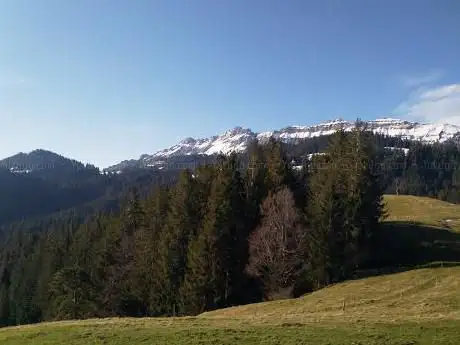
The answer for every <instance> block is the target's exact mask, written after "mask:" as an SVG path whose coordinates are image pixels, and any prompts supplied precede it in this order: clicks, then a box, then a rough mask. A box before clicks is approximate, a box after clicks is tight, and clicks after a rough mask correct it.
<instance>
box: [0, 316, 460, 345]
mask: <svg viewBox="0 0 460 345" xmlns="http://www.w3.org/2000/svg"><path fill="white" fill-rule="evenodd" d="M459 329H460V322H455V321H443V322H436V323H431V324H417V323H405V324H401V325H396V324H394V325H368V324H355V325H347V326H345V325H340V326H331V325H302V324H284V325H279V326H276V325H274V326H271V325H256V326H253V325H247V324H243V323H239V322H229V323H226V322H223V321H219V322H216V321H215V322H210V321H207V320H196V319H180V320H177V319H176V320H162V319H159V320H154V319H141V320H133V319H121V320H114V319H110V320H102V321H100V320H88V321H82V322H77V323H55V324H43V325H39V326H32V327H22V328H16V329H7V330H3V331H0V343H1V344H2V345H24V344H34V345H35V344H36V345H58V344H59V345H61V344H65V345H89V344H111V345H140V344H143V345H144V344H158V345H160V344H162V345H163V344H164V345H174V344H178V345H179V344H180V345H184V344H190V345H191V344H200V345H216V344H228V345H230V344H231V345H235V344H238V345H249V344H266V345H275V344H276V345H281V344H283V345H298V344H311V345H333V344H334V345H335V344H337V345H345V344H349V345H412V344H413V345H415V344H417V345H458V340H459V336H458V330H459Z"/></svg>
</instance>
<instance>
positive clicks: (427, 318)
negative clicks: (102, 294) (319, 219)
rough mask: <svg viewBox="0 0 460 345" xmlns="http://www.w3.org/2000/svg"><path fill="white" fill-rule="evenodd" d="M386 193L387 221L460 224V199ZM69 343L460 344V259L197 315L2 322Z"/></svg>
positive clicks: (28, 335)
mask: <svg viewBox="0 0 460 345" xmlns="http://www.w3.org/2000/svg"><path fill="white" fill-rule="evenodd" d="M386 201H387V203H388V210H389V213H390V216H389V218H388V219H387V221H388V222H412V223H421V224H423V225H424V226H426V227H429V228H431V229H432V230H433V231H434V232H436V231H437V230H441V228H443V229H449V227H450V228H452V229H453V230H459V229H458V228H457V227H456V225H455V224H457V223H455V221H456V219H455V217H456V215H460V212H459V211H460V206H455V205H449V204H446V203H442V202H439V201H436V200H431V199H427V198H415V197H407V196H399V197H396V196H389V197H386ZM403 217H406V218H405V219H402V218H403ZM409 217H413V218H409ZM459 217H460V216H459ZM446 219H452V222H447V223H446V222H445V220H446ZM452 223H454V224H452ZM63 343H65V344H67V345H83V344H114V345H115V344H133V345H137V344H190V345H192V344H312V345H313V344H315V345H326V344H328V345H336V344H337V345H338V344H355V345H358V344H359V345H384V344H385V345H387V344H395V345H409V344H419V345H429V344H430V345H431V344H439V345H441V344H442V345H454V344H455V345H457V344H459V343H460V267H450V268H430V269H420V270H413V271H408V272H403V273H398V274H393V275H387V276H379V277H372V278H366V279H360V280H354V281H348V282H345V283H341V284H337V285H335V286H331V287H328V288H326V289H323V290H320V291H317V292H315V293H312V294H310V295H307V296H305V297H302V298H298V299H291V300H283V301H276V302H269V303H259V304H253V305H248V306H241V307H235V308H228V309H223V310H218V311H214V312H209V313H205V314H202V315H200V316H199V317H197V318H178V319H172V318H170V319H138V320H135V319H105V320H86V321H79V322H57V323H46V324H40V325H33V326H23V327H14V328H8V329H3V330H0V344H3V345H19V344H21V345H22V344H37V345H38V344H40V345H58V344H63Z"/></svg>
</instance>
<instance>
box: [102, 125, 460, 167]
mask: <svg viewBox="0 0 460 345" xmlns="http://www.w3.org/2000/svg"><path fill="white" fill-rule="evenodd" d="M361 122H363V123H364V124H365V125H366V126H367V128H368V129H369V130H371V131H372V132H374V133H376V134H377V133H378V134H383V135H387V136H391V137H400V138H402V139H408V140H414V141H421V142H424V143H435V142H445V141H447V140H449V139H452V138H454V137H455V136H456V135H458V134H459V133H460V126H457V125H452V124H429V123H420V122H411V121H407V120H401V119H395V118H389V117H387V118H379V119H375V120H368V121H361ZM355 125H356V122H355V121H347V120H344V119H342V118H336V119H333V120H329V121H323V122H320V123H318V124H315V125H309V126H301V125H291V126H287V127H283V128H281V129H278V130H272V131H265V132H254V131H252V130H251V129H249V128H244V127H241V126H237V127H234V128H233V129H229V130H227V131H225V132H224V133H222V134H220V135H213V136H210V137H207V138H192V137H187V138H185V139H183V140H181V141H180V142H179V143H177V144H175V145H173V146H170V147H168V148H165V149H162V150H159V151H156V152H155V153H153V154H143V155H141V157H140V158H138V159H130V160H124V161H122V162H120V163H118V164H115V165H112V166H110V167H108V168H106V169H104V170H105V171H112V172H113V171H121V170H123V169H126V168H133V167H155V166H157V165H158V162H160V163H161V161H163V160H167V159H169V158H171V157H176V156H192V155H198V156H211V155H214V154H219V153H221V154H224V155H225V154H229V153H231V152H237V153H239V152H244V151H245V150H246V149H247V147H248V145H249V143H250V142H251V141H259V142H264V141H266V140H268V139H269V138H275V139H278V140H281V141H283V142H285V143H296V142H299V141H301V140H303V139H308V138H313V137H318V136H325V135H330V134H333V133H334V132H336V131H337V130H339V129H344V130H345V131H350V130H352V129H353V128H354V127H355Z"/></svg>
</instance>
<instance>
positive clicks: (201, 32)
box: [0, 0, 460, 167]
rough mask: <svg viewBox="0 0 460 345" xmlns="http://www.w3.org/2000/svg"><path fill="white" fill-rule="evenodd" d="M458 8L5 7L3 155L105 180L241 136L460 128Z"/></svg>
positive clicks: (1, 28)
mask: <svg viewBox="0 0 460 345" xmlns="http://www.w3.org/2000/svg"><path fill="white" fill-rule="evenodd" d="M459 18H460V1H458V0H431V1H428V0H404V1H401V0H386V1H378V0H370V1H369V0H367V1H366V0H347V1H344V0H318V1H307V0H290V1H281V0H278V1H274V0H219V1H216V0H190V1H183V0H182V1H179V0H145V1H143V0H135V1H127V0H97V1H95V0H75V1H62V0H40V1H35V0H28V1H26V0H0V140H1V145H0V157H6V156H8V155H11V154H14V153H16V152H19V151H24V152H27V151H30V150H32V149H35V148H44V149H49V150H52V151H55V152H58V153H61V154H64V155H66V156H70V157H72V158H76V159H79V160H82V161H84V162H92V163H95V164H96V165H98V166H101V167H105V166H108V165H110V164H112V163H116V162H118V161H120V160H123V159H128V158H137V157H138V156H139V155H140V154H142V153H153V152H155V151H156V150H158V149H161V148H164V147H168V146H170V145H172V144H175V143H176V142H177V141H179V140H181V139H183V138H184V137H188V136H194V137H203V136H209V135H214V134H217V133H220V132H223V131H225V130H227V129H229V128H232V127H235V126H238V125H239V126H243V127H249V128H251V129H253V130H255V131H262V130H270V129H276V128H280V127H284V126H287V125H293V124H300V125H308V124H314V123H316V122H318V121H323V120H328V119H332V118H337V117H342V118H345V119H350V120H353V119H356V118H357V117H360V118H362V119H373V118H377V117H387V116H392V117H399V118H407V119H411V120H419V121H427V122H431V121H449V122H452V123H457V124H460V110H459V109H460V63H459V61H460V24H459V23H458V20H459Z"/></svg>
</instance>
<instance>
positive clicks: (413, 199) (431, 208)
mask: <svg viewBox="0 0 460 345" xmlns="http://www.w3.org/2000/svg"><path fill="white" fill-rule="evenodd" d="M384 201H385V204H386V209H387V212H388V218H387V219H386V220H385V221H387V222H404V223H414V224H421V225H424V226H431V227H435V228H442V229H450V230H453V231H460V205H456V204H450V203H448V202H444V201H441V200H438V199H432V198H427V197H418V196H411V195H385V198H384Z"/></svg>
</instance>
